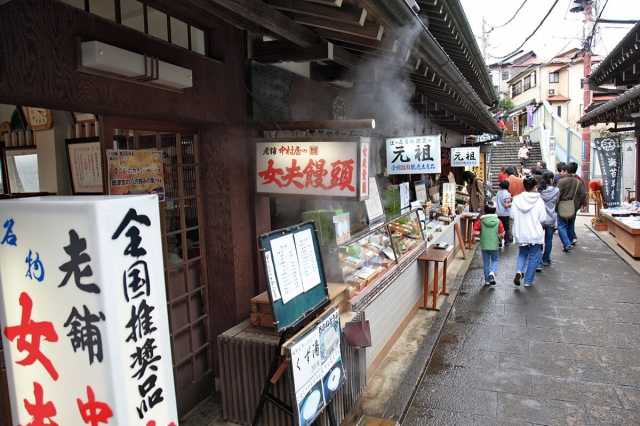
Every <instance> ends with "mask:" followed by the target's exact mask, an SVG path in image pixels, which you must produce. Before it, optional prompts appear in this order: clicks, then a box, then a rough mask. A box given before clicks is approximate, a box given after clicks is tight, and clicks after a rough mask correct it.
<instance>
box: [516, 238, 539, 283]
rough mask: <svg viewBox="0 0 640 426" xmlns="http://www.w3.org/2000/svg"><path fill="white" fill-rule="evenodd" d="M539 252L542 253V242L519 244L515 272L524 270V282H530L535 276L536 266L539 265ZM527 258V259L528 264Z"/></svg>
mask: <svg viewBox="0 0 640 426" xmlns="http://www.w3.org/2000/svg"><path fill="white" fill-rule="evenodd" d="M540 253H542V244H527V245H526V246H520V250H519V251H518V262H517V266H516V272H524V283H525V284H532V283H533V280H534V279H535V277H536V267H538V265H540ZM527 259H528V260H529V263H528V264H527ZM525 266H526V271H525Z"/></svg>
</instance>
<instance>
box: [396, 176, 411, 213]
mask: <svg viewBox="0 0 640 426" xmlns="http://www.w3.org/2000/svg"><path fill="white" fill-rule="evenodd" d="M399 186H400V208H401V209H404V208H407V207H409V203H410V202H411V194H410V192H409V182H402V183H401V184H400V185H399Z"/></svg>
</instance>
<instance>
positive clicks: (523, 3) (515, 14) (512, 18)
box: [487, 0, 528, 33]
mask: <svg viewBox="0 0 640 426" xmlns="http://www.w3.org/2000/svg"><path fill="white" fill-rule="evenodd" d="M527 1H528V0H524V1H523V2H522V4H521V5H520V7H519V8H518V10H516V13H514V14H513V16H512V17H511V19H509V20H508V21H507V22H505V23H504V24H502V25H497V26H492V25H490V27H491V31H493V30H495V29H497V28H502V27H505V26H507V24H508V23H509V22H511V21H513V20H514V19H515V17H516V16H517V15H518V12H520V9H522V8H523V7H524V5H525V3H526V2H527ZM491 31H487V32H489V33H490V32H491Z"/></svg>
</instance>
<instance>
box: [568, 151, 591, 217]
mask: <svg viewBox="0 0 640 426" xmlns="http://www.w3.org/2000/svg"><path fill="white" fill-rule="evenodd" d="M569 166H571V169H570V170H571V173H572V174H573V177H574V178H576V179H578V180H579V181H580V183H581V184H582V187H583V188H584V192H585V193H586V192H587V191H588V190H587V184H586V183H585V182H584V179H582V177H581V176H580V175H579V174H578V163H576V162H575V161H572V162H570V163H569ZM580 211H581V212H582V213H586V212H588V211H589V197H584V201H583V202H582V208H581V209H580Z"/></svg>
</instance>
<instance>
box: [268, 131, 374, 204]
mask: <svg viewBox="0 0 640 426" xmlns="http://www.w3.org/2000/svg"><path fill="white" fill-rule="evenodd" d="M368 177H369V139H368V138H353V137H348V138H343V139H330V140H329V139H314V140H310V139H293V140H286V139H258V140H257V141H256V192H257V193H258V194H259V195H274V196H279V195H291V196H314V197H330V198H344V199H349V200H355V201H361V200H364V199H367V198H368V197H369V179H368Z"/></svg>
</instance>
